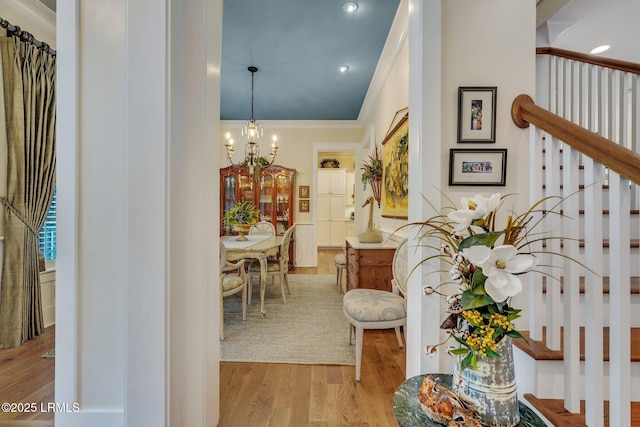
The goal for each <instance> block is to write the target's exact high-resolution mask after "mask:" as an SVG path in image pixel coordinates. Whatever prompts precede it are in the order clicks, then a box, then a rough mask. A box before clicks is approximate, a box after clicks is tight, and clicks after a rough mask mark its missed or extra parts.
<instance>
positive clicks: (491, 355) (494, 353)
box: [487, 347, 500, 359]
mask: <svg viewBox="0 0 640 427" xmlns="http://www.w3.org/2000/svg"><path fill="white" fill-rule="evenodd" d="M487 357H490V358H492V359H495V358H496V357H500V355H499V354H498V353H496V352H495V351H493V350H491V349H490V348H489V347H487Z"/></svg>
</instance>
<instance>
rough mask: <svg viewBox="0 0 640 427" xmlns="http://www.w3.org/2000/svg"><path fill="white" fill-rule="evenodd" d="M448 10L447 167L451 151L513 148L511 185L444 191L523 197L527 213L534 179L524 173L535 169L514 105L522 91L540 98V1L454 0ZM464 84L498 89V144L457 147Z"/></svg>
mask: <svg viewBox="0 0 640 427" xmlns="http://www.w3.org/2000/svg"><path fill="white" fill-rule="evenodd" d="M443 6H444V7H443V19H444V21H445V22H447V25H443V28H442V30H443V58H442V60H443V70H444V71H445V72H443V74H442V76H443V78H442V87H443V93H442V96H443V99H442V122H443V128H442V145H443V152H442V158H441V160H442V164H443V165H448V164H449V148H506V149H507V150H508V154H507V183H506V184H507V185H506V186H505V187H494V188H491V187H449V186H448V185H447V186H445V187H443V188H444V189H445V190H446V192H447V194H450V195H453V196H454V197H453V198H452V200H454V201H458V200H459V197H458V196H460V195H469V194H470V193H473V194H475V193H476V192H481V193H483V194H489V193H494V192H501V193H517V194H519V196H518V197H517V199H518V206H517V207H516V209H520V210H522V208H525V207H528V206H529V188H528V178H527V174H526V173H523V172H522V171H526V170H528V166H529V156H528V151H527V147H528V131H526V130H522V129H519V128H517V127H516V126H515V125H514V124H513V122H512V121H511V103H512V101H513V99H514V98H515V97H516V96H518V95H519V94H521V93H527V94H529V95H531V96H534V94H535V92H534V91H535V47H536V46H535V37H536V35H535V34H536V33H535V15H536V13H535V1H534V0H525V1H517V2H514V1H509V0H490V1H484V2H482V3H481V4H475V3H474V4H469V3H468V2H465V1H464V0H451V1H448V2H445V3H443ZM459 86H497V87H498V97H497V98H498V99H497V113H496V115H497V117H496V142H495V144H458V143H456V138H457V135H456V129H457V120H458V118H457V116H458V87H459ZM448 172H449V169H448V167H446V168H443V170H442V177H441V180H442V182H443V183H448ZM473 194H471V195H473ZM513 199H514V201H515V199H516V198H513Z"/></svg>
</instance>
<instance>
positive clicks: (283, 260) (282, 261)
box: [247, 224, 296, 305]
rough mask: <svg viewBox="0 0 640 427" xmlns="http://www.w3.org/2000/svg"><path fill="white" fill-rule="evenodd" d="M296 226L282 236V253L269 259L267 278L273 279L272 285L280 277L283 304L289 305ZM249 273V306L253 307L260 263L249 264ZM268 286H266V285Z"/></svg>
mask: <svg viewBox="0 0 640 427" xmlns="http://www.w3.org/2000/svg"><path fill="white" fill-rule="evenodd" d="M295 227H296V225H295V224H293V225H292V226H291V227H289V229H288V230H287V231H286V232H285V233H284V235H283V236H282V243H281V244H280V251H279V253H278V256H277V257H276V258H274V259H271V258H267V278H269V277H270V278H271V283H274V281H275V277H278V279H279V281H280V290H281V292H282V302H283V303H285V304H286V303H287V298H286V296H285V290H286V293H289V294H290V293H291V290H290V289H289V279H288V276H287V273H288V272H289V246H290V244H291V235H292V234H293V230H294V229H295ZM248 270H249V273H248V275H247V284H248V286H249V305H251V294H252V292H251V290H252V286H253V278H254V277H258V279H260V262H259V261H258V260H253V261H252V262H251V264H249V268H248ZM265 286H266V284H265ZM260 292H263V287H262V286H261V287H260Z"/></svg>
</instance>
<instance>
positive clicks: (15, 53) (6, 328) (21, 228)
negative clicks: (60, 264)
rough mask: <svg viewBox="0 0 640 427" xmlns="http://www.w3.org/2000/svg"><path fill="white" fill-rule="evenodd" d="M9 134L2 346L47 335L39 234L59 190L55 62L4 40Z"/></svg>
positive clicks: (0, 43) (0, 49) (0, 292)
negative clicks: (43, 304) (54, 194)
mask: <svg viewBox="0 0 640 427" xmlns="http://www.w3.org/2000/svg"><path fill="white" fill-rule="evenodd" d="M0 58H1V60H2V74H3V80H4V104H5V116H6V132H7V152H8V158H7V197H6V198H1V199H0V200H1V201H2V202H3V203H4V206H5V209H4V221H5V248H4V260H3V269H2V282H0V348H10V347H17V346H19V345H22V344H24V343H25V342H27V341H28V340H30V339H31V338H34V337H36V336H38V335H40V334H41V333H42V332H43V331H44V322H43V317H42V302H41V295H40V269H41V266H42V265H43V262H42V261H41V256H42V255H41V254H40V251H39V248H38V242H39V239H38V231H39V230H40V228H41V227H42V225H43V224H44V221H45V219H46V216H47V211H48V209H49V205H50V204H51V200H52V199H53V191H54V187H55V176H56V173H55V170H56V156H55V122H56V109H55V102H56V99H55V98H56V97H55V71H56V70H55V58H53V57H51V56H50V55H48V54H46V53H43V52H41V51H40V50H38V49H37V48H36V47H35V46H33V45H32V44H30V43H26V42H23V41H20V40H19V39H17V38H14V37H0Z"/></svg>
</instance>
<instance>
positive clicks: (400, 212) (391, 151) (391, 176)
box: [381, 108, 409, 219]
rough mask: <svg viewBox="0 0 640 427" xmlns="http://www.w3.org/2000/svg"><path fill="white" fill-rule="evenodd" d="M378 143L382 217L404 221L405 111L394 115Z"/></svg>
mask: <svg viewBox="0 0 640 427" xmlns="http://www.w3.org/2000/svg"><path fill="white" fill-rule="evenodd" d="M391 126H392V127H390V130H389V132H388V133H387V136H386V137H385V139H384V141H382V182H383V186H382V195H381V207H382V216H383V217H385V218H401V219H406V218H407V217H408V215H409V112H408V108H403V109H402V110H399V111H398V112H396V116H395V117H394V119H393V121H392V122H391Z"/></svg>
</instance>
